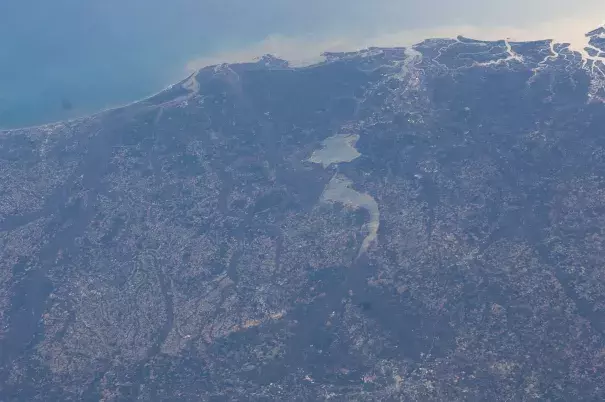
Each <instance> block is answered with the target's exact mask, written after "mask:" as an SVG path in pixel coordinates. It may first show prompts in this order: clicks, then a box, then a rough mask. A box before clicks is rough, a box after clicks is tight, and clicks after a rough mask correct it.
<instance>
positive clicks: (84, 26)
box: [0, 0, 268, 128]
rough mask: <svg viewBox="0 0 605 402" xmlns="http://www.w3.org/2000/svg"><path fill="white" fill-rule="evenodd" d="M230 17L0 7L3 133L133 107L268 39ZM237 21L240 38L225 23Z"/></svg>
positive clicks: (101, 5) (57, 0) (128, 6)
mask: <svg viewBox="0 0 605 402" xmlns="http://www.w3.org/2000/svg"><path fill="white" fill-rule="evenodd" d="M228 11H229V10H228V9H225V8H224V7H223V6H220V3H219V2H215V1H201V2H200V1H194V0H172V1H163V0H120V1H118V0H104V1H99V0H86V1H81V0H53V1H42V0H2V1H0V128H14V127H22V126H31V125H37V124H42V123H48V122H53V121H58V120H64V119H68V118H72V117H76V116H81V115H86V114H90V113H94V112H97V111H100V110H102V109H105V108H108V107H115V106H118V105H122V104H125V103H130V102H133V101H135V100H138V99H141V98H143V97H146V96H149V95H152V94H154V93H156V92H158V91H160V90H162V89H163V88H165V87H166V86H168V85H170V84H172V83H174V82H177V81H179V80H180V79H182V78H184V77H185V76H186V75H187V74H188V73H189V71H187V69H186V65H187V63H188V62H189V61H191V60H192V59H196V58H199V57H203V56H206V55H210V54H213V53H214V52H218V51H224V50H225V49H228V48H234V49H235V48H238V47H242V46H245V45H246V44H247V43H252V42H254V41H259V40H262V38H263V37H264V36H266V35H267V33H268V32H266V31H264V30H263V29H256V28H254V27H255V26H256V25H250V24H249V23H246V22H245V21H244V15H243V14H242V15H241V16H240V17H238V15H240V14H241V13H238V14H237V15H236V16H235V17H234V16H233V15H231V16H229V15H227V14H226V13H228ZM223 14H224V15H223ZM238 18H239V19H241V21H240V23H239V25H236V26H238V30H233V29H230V28H228V27H226V26H223V25H224V24H221V20H222V21H223V22H224V21H228V20H229V21H232V22H236V23H237V22H238V21H237V20H238ZM261 27H262V25H261ZM243 33H245V35H243Z"/></svg>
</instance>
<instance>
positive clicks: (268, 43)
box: [0, 18, 605, 134]
mask: <svg viewBox="0 0 605 402" xmlns="http://www.w3.org/2000/svg"><path fill="white" fill-rule="evenodd" d="M596 20H597V19H596V18H594V19H591V21H588V20H585V19H560V20H556V21H551V22H549V23H543V24H537V25H536V26H534V27H532V28H531V29H523V28H516V27H513V26H499V27H490V28H481V27H476V26H468V25H467V26H449V27H441V28H437V29H421V30H408V31H405V30H404V31H399V32H394V33H387V34H383V35H378V36H375V37H373V38H348V39H344V38H331V39H325V40H323V41H322V40H317V38H311V37H299V38H290V37H285V36H280V35H277V36H269V37H267V38H266V39H265V40H264V41H261V42H259V43H256V44H254V45H252V46H248V47H246V48H243V49H240V50H237V51H234V52H227V53H218V54H215V55H212V56H209V57H202V58H194V59H192V60H191V61H190V62H188V63H186V65H185V68H184V70H185V71H186V72H188V75H187V76H186V77H185V78H183V79H181V80H180V81H177V82H175V83H172V84H169V85H167V86H165V87H164V88H163V89H161V90H159V91H157V92H154V93H152V94H150V95H149V96H144V97H142V98H139V99H136V100H133V101H131V102H126V103H123V104H118V105H114V106H109V107H106V108H104V109H101V110H98V111H96V112H90V113H83V114H82V115H79V116H77V117H73V118H68V119H63V120H62V119H58V120H56V121H52V122H48V123H42V124H31V125H24V126H19V127H10V128H3V127H0V133H4V134H5V133H10V132H17V131H22V130H31V129H36V128H45V127H51V126H57V125H60V124H69V123H72V122H76V121H79V120H83V119H88V118H93V117H96V116H99V115H102V114H105V113H110V112H114V111H118V110H120V109H124V108H127V107H132V106H134V105H137V104H140V103H144V102H146V101H148V100H150V99H152V98H154V97H156V96H158V95H160V94H162V93H164V92H166V91H169V90H171V89H173V88H175V87H176V86H179V85H183V84H184V83H186V82H187V81H188V80H189V79H191V77H192V76H195V75H196V74H197V73H198V72H199V71H200V70H201V69H203V68H206V67H209V66H213V65H217V64H222V63H228V64H238V63H247V62H254V61H256V60H258V59H260V58H261V57H262V56H263V55H266V54H271V55H274V56H276V57H278V58H280V59H283V60H286V61H288V63H289V64H290V65H291V66H292V67H293V68H297V67H298V68H304V67H307V68H308V67H313V66H314V65H317V64H321V63H322V62H324V61H325V60H326V59H325V57H324V56H323V54H324V53H325V52H351V51H362V50H364V49H368V48H371V47H380V48H392V47H402V46H403V47H412V46H414V45H415V44H418V43H420V42H422V41H423V40H427V39H433V38H456V37H457V36H464V37H467V38H481V39H477V40H481V41H495V40H508V41H511V42H516V43H518V42H533V41H540V40H549V41H552V42H553V44H569V49H570V50H572V51H574V52H578V53H580V55H581V56H582V57H583V59H589V58H594V57H591V56H589V55H588V52H587V51H586V50H585V49H586V47H589V45H588V37H587V34H588V33H589V32H591V31H593V30H594V29H595V28H599V27H604V26H605V22H603V19H599V21H600V23H595V21H596ZM562 26H564V27H566V28H565V30H564V31H565V32H562V31H561V27H562ZM599 59H601V60H602V61H605V58H602V57H599Z"/></svg>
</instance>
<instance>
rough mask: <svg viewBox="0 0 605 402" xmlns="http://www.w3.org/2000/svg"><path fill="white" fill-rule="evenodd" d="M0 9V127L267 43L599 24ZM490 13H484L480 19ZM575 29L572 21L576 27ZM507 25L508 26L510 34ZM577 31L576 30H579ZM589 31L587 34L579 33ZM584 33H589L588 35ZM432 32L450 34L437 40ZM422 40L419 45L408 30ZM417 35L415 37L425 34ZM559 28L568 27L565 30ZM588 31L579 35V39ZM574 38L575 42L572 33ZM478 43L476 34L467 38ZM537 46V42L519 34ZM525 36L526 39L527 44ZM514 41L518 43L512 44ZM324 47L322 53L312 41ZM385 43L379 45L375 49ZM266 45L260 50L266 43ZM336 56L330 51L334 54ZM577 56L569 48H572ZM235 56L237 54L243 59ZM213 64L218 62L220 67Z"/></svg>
mask: <svg viewBox="0 0 605 402" xmlns="http://www.w3.org/2000/svg"><path fill="white" fill-rule="evenodd" d="M570 4H571V0H535V1H534V2H531V4H529V3H527V2H526V1H524V0H510V1H508V2H495V3H494V4H492V3H490V2H487V3H486V2H483V1H480V0H461V1H458V2H451V1H447V0H428V1H427V0H372V1H369V0H307V1H300V0H255V1H250V0H52V1H50V0H0V128H11V127H20V126H30V125H36V124H41V123H47V122H53V121H58V120H63V119H67V118H72V117H76V116H81V115H86V114H90V113H93V112H97V111H99V110H102V109H105V108H109V107H115V106H118V105H122V104H125V103H130V102H133V101H135V100H137V99H141V98H143V97H146V96H149V95H152V94H154V93H156V92H158V91H160V90H162V89H163V88H165V87H166V86H168V85H170V84H173V83H175V82H177V81H179V80H180V79H182V78H184V77H185V76H186V75H188V74H189V73H190V70H188V68H187V67H188V66H192V65H194V66H196V67H199V65H197V64H196V63H191V62H192V61H193V60H199V59H201V60H203V62H205V61H206V60H207V59H211V60H213V61H216V58H213V57H212V56H214V55H217V54H219V55H221V56H220V57H222V55H225V54H229V53H230V52H231V51H238V50H241V49H249V50H248V53H249V52H250V51H252V52H257V53H259V54H255V55H258V56H260V55H261V54H262V53H263V52H265V50H268V51H273V49H274V48H275V46H274V44H273V45H271V46H257V45H258V44H259V43H261V42H262V41H263V40H265V39H266V38H267V37H268V36H271V35H275V34H278V35H281V36H283V37H285V38H300V37H304V36H305V35H312V36H314V38H313V39H312V40H306V39H305V40H304V41H297V40H294V41H288V40H286V41H281V42H280V41H277V43H278V45H279V46H278V47H280V46H281V49H278V50H281V51H282V53H283V54H279V52H274V53H277V54H278V55H281V56H286V57H289V56H293V57H294V58H296V56H297V55H298V54H300V53H301V52H302V53H305V52H306V53H313V52H317V53H319V52H321V51H322V50H326V48H328V47H330V46H332V45H334V43H332V42H331V39H332V38H340V39H343V38H344V40H342V41H341V40H339V41H337V42H336V45H335V46H336V48H333V49H330V50H345V48H350V47H351V46H352V47H355V46H356V45H357V44H358V43H359V40H360V38H361V39H364V40H363V41H362V42H361V43H363V44H364V46H368V45H376V44H380V43H382V42H381V41H378V40H373V39H372V38H375V37H376V35H379V34H382V33H388V32H394V33H396V32H398V31H402V32H403V34H402V35H392V37H393V38H395V39H396V42H401V43H406V42H407V40H406V38H407V39H409V38H410V37H415V38H416V39H418V40H420V39H421V38H424V37H427V36H433V33H434V34H435V35H438V36H440V35H441V34H442V33H443V32H445V33H446V34H447V35H450V34H452V32H457V31H459V30H460V29H458V28H456V27H457V26H460V27H463V28H464V29H465V30H464V31H461V32H457V33H464V32H467V31H466V29H467V28H468V27H469V26H472V27H475V28H477V29H476V30H475V31H472V32H479V33H481V32H484V31H485V28H493V27H501V28H502V29H500V30H499V32H504V33H506V34H507V33H508V32H511V29H510V28H511V27H512V26H513V25H514V24H517V23H518V24H521V25H523V26H524V27H525V28H533V27H534V26H535V23H536V22H539V21H541V22H545V21H546V22H548V21H551V22H552V24H551V25H552V26H551V28H552V29H550V31H552V32H555V33H557V32H561V31H562V30H565V29H566V27H572V26H573V24H569V23H567V22H565V23H556V18H558V17H560V16H567V15H568V14H570V13H571V11H573V10H580V11H582V13H584V14H583V15H588V16H590V17H591V18H593V19H594V18H595V16H596V17H597V19H598V17H599V16H600V18H601V19H602V18H605V3H604V2H603V1H602V0H576V1H574V2H573V7H572V8H570V7H568V6H569V5H570ZM490 10H491V11H490ZM582 19H584V17H582ZM511 24H512V25H511ZM585 25H586V24H585ZM588 26H589V27H590V26H591V25H590V24H588ZM595 26H596V25H592V27H595ZM436 27H446V28H447V27H450V28H452V27H453V29H447V30H445V31H443V30H437V31H434V30H433V28H436ZM418 29H420V30H422V31H421V32H422V35H425V36H419V35H418V32H420V31H417V32H414V30H418ZM425 29H426V30H425ZM569 29H571V28H569ZM587 29H588V28H587ZM574 31H577V32H576V33H579V35H580V38H582V34H583V32H584V31H582V30H581V29H575V28H574ZM477 36H482V35H477ZM529 36H530V38H531V39H543V37H544V35H543V34H539V35H537V36H536V35H529ZM534 36H535V37H534ZM523 37H524V38H525V36H523ZM317 38H323V39H325V38H328V39H330V40H328V41H327V42H325V43H324V42H321V41H318V40H316V39H317ZM387 42H388V41H387ZM270 44H271V43H270ZM341 47H342V48H343V49H339V48H341ZM580 49H581V47H580ZM244 53H245V52H244ZM221 60H222V59H221Z"/></svg>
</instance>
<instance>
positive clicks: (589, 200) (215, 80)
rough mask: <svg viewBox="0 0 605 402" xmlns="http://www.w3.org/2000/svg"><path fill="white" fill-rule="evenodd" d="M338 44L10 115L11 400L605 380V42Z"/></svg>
mask: <svg viewBox="0 0 605 402" xmlns="http://www.w3.org/2000/svg"><path fill="white" fill-rule="evenodd" d="M591 34H592V35H593V42H592V43H593V44H594V46H595V47H597V46H598V45H599V44H600V42H599V38H600V35H601V34H602V31H599V30H598V31H595V32H593V33H591ZM327 56H328V57H327V61H326V62H324V63H322V64H319V65H315V66H311V67H308V68H289V67H288V66H287V65H286V64H285V63H284V62H281V61H279V60H275V59H273V58H271V57H265V58H263V59H262V60H260V61H259V62H258V63H254V64H240V65H230V66H228V65H223V66H218V67H212V68H206V69H204V70H201V71H200V72H199V73H198V74H197V75H196V76H194V77H192V78H191V79H189V80H188V81H187V82H184V83H182V85H178V86H174V87H173V88H171V89H169V90H167V91H165V92H163V93H161V94H159V95H158V96H156V97H154V98H151V99H149V100H147V101H145V102H141V103H138V104H135V105H132V106H129V107H126V108H122V109H118V110H114V111H111V112H107V113H103V114H100V115H97V116H94V117H90V118H85V119H81V120H78V121H74V122H70V123H65V124H57V125H52V126H45V127H39V128H32V129H26V130H15V131H8V132H4V133H0V180H1V183H2V186H1V188H0V245H1V247H0V256H1V257H0V264H1V265H0V320H1V321H0V323H1V327H0V400H3V401H13V400H14V401H23V400H43V401H68V400H74V401H81V400H86V401H98V400H103V401H127V400H141V401H149V400H152V401H173V400H184V401H199V400H216V401H222V400H238V401H241V400H251V401H265V400H280V401H288V400H300V401H315V400H325V399H331V400H337V401H351V400H359V401H367V400H376V401H388V400H394V401H395V400H404V401H405V400H423V401H455V400H469V401H506V400H512V401H529V400H551V401H555V400H590V401H592V400H603V399H605V388H604V387H603V382H604V380H605V311H604V309H605V254H604V253H603V251H604V249H605V233H604V229H603V228H604V227H605V180H604V178H603V174H604V172H605V133H604V132H603V128H604V127H605V106H604V105H603V103H602V97H603V96H604V94H603V88H604V85H605V81H604V75H603V71H605V66H604V65H603V63H602V61H600V59H598V58H597V57H598V56H593V57H594V58H593V59H591V60H582V59H581V57H580V55H579V54H577V53H573V52H571V51H569V50H568V49H567V47H566V46H564V45H552V44H551V43H550V42H546V41H545V42H533V43H508V42H505V41H500V42H478V41H471V40H468V39H464V38H459V40H428V41H425V42H423V43H421V44H419V45H417V46H416V47H415V50H405V49H370V50H367V51H363V52H359V53H347V54H329V55H327ZM337 134H347V135H358V136H359V140H358V141H357V142H356V144H355V147H356V149H357V150H358V151H359V153H361V156H359V157H357V158H355V159H352V160H351V161H349V162H342V163H336V164H332V165H330V166H327V167H325V168H324V167H323V166H322V165H321V164H318V163H312V162H311V161H309V158H310V156H311V155H312V154H313V152H314V151H316V150H317V149H318V148H319V147H320V146H321V144H322V141H324V140H326V138H328V137H332V136H335V135H337ZM349 159H351V158H349ZM336 173H338V176H335V174H336ZM335 178H336V179H335ZM347 180H348V181H350V182H351V183H352V184H351V185H350V186H349V187H343V186H341V187H338V186H333V187H328V186H329V183H335V182H336V183H337V184H338V183H348V181H347ZM326 188H330V189H331V190H330V191H331V193H330V194H329V195H324V196H323V197H322V194H323V192H324V189H326ZM339 188H341V189H342V188H346V190H343V191H341V192H340V193H339V192H338V191H337V190H338V189H339ZM374 201H375V203H374ZM376 204H377V205H378V209H379V226H378V228H377V238H376V239H373V240H372V236H369V235H371V234H372V233H373V231H375V230H376V226H373V225H372V218H373V217H374V218H375V217H377V216H378V214H377V213H376V212H375V211H372V209H373V208H374V206H375V205H376ZM367 239H370V240H367ZM364 241H366V243H364ZM364 244H367V246H368V248H367V252H364V248H363V246H364Z"/></svg>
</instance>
